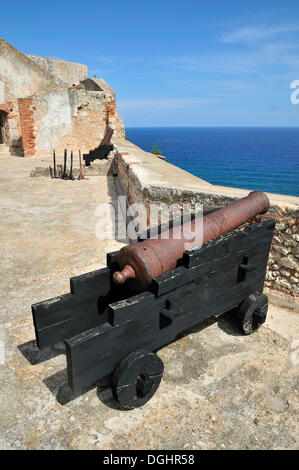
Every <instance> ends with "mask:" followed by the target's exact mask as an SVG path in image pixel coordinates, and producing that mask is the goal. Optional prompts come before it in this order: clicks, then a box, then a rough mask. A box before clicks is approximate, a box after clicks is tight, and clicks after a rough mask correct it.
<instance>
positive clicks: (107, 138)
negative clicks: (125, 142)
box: [100, 127, 114, 145]
mask: <svg viewBox="0 0 299 470" xmlns="http://www.w3.org/2000/svg"><path fill="white" fill-rule="evenodd" d="M113 132H114V129H111V127H107V129H106V131H105V134H104V137H103V139H102V140H101V143H100V145H109V144H110V141H111V137H112V136H113Z"/></svg>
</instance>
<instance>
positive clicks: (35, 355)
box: [18, 340, 65, 366]
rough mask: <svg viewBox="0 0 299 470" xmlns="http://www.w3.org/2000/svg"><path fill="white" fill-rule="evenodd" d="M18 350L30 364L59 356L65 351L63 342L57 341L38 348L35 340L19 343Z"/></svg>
mask: <svg viewBox="0 0 299 470" xmlns="http://www.w3.org/2000/svg"><path fill="white" fill-rule="evenodd" d="M18 349H19V351H20V352H21V353H22V354H23V356H24V357H25V358H26V359H27V361H29V362H30V364H31V365H33V366H34V365H36V364H40V363H41V362H45V361H48V360H49V359H52V358H53V357H56V356H59V355H60V354H64V353H65V348H64V344H63V343H59V344H57V345H55V346H51V347H47V348H43V349H39V348H38V347H37V345H36V342H35V340H32V341H28V342H27V343H23V344H20V345H19V346H18Z"/></svg>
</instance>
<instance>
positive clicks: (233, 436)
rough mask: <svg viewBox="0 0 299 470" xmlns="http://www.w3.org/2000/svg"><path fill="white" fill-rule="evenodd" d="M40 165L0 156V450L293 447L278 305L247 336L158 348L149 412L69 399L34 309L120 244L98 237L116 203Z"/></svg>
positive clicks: (292, 372)
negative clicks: (36, 326) (106, 209)
mask: <svg viewBox="0 0 299 470" xmlns="http://www.w3.org/2000/svg"><path fill="white" fill-rule="evenodd" d="M37 165H38V162H37V159H21V158H17V157H8V158H5V157H1V158H0V200H1V204H0V213H1V244H0V250H1V252H0V254H1V255H0V265H1V268H0V269H1V283H0V290H1V302H0V304H1V308H0V347H2V349H0V383H1V387H0V415H1V420H0V448H1V449H294V448H296V446H298V434H297V433H296V422H298V367H299V341H298V339H299V334H298V329H299V317H298V314H295V313H293V312H291V311H290V310H287V309H283V310H282V309H281V308H278V307H276V306H274V305H271V306H270V312H269V315H268V322H267V323H266V324H265V325H264V326H263V327H262V328H261V329H260V330H259V331H258V332H257V333H255V334H254V335H252V336H248V337H244V336H241V335H240V334H239V332H238V330H237V329H236V327H235V326H234V325H233V323H232V322H231V321H230V319H229V318H227V317H223V318H220V319H219V320H218V321H217V322H214V323H212V322H209V323H208V324H206V325H204V327H201V328H200V329H197V330H194V331H193V332H191V334H189V335H188V336H185V337H184V338H183V339H181V340H179V341H177V342H175V343H173V344H171V345H169V346H168V347H166V348H163V349H162V350H161V351H160V352H159V355H160V357H161V358H162V359H163V361H164V364H165V374H164V378H163V381H162V383H161V385H160V388H159V389H158V391H157V393H156V395H155V396H154V398H153V399H152V400H151V401H150V402H149V403H148V404H147V405H146V406H144V407H143V408H139V409H136V410H133V411H129V412H125V411H122V410H120V409H119V407H118V405H117V403H116V402H115V401H114V400H113V398H112V395H111V390H110V389H109V388H103V389H101V390H97V389H95V388H94V389H91V390H88V391H86V392H85V393H83V394H81V395H75V394H73V393H72V392H71V391H70V389H69V388H68V386H67V377H66V363H65V356H64V354H63V351H61V350H59V349H58V348H56V349H55V348H47V349H46V350H44V351H39V350H38V349H37V347H36V346H35V343H34V330H33V326H32V319H31V308H30V306H31V304H32V303H35V302H38V301H41V300H44V299H46V298H49V297H53V296H56V295H59V294H62V293H64V292H68V289H69V277H70V276H73V275H77V274H81V273H83V272H87V271H90V270H92V269H96V268H98V267H101V266H103V265H104V263H105V254H106V252H107V251H113V250H115V249H118V248H119V247H120V246H121V244H120V243H118V242H116V241H113V240H111V241H103V240H98V239H97V238H96V236H95V226H96V223H97V222H98V220H99V217H98V216H96V215H95V209H96V207H97V205H98V204H99V203H101V202H106V203H110V202H111V201H112V203H114V201H115V197H116V194H115V191H114V188H113V184H112V183H111V181H110V182H109V181H108V182H107V179H106V178H105V177H100V176H94V177H91V178H90V179H89V180H86V181H81V182H78V181H61V180H51V179H49V178H30V177H29V173H30V171H31V170H32V169H33V168H34V167H35V166H37ZM296 339H297V342H296ZM3 345H4V347H3ZM297 431H298V429H297Z"/></svg>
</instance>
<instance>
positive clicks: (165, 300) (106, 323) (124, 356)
mask: <svg viewBox="0 0 299 470" xmlns="http://www.w3.org/2000/svg"><path fill="white" fill-rule="evenodd" d="M274 227H275V222H274V221H273V220H267V221H264V222H260V223H256V224H251V225H248V226H247V227H246V228H245V229H243V230H242V229H235V230H232V231H230V232H228V233H226V234H225V235H221V236H219V237H217V238H215V239H213V240H211V241H209V242H207V243H205V244H204V245H203V246H202V247H201V248H199V249H194V250H192V251H186V252H184V255H183V258H182V259H180V260H179V261H178V266H177V268H176V269H174V270H173V271H171V272H168V273H165V274H163V275H161V276H159V277H156V278H154V279H153V281H152V283H151V286H150V290H148V291H146V292H142V293H140V294H137V295H130V293H129V292H128V289H127V288H126V286H125V285H122V286H118V285H116V284H115V283H114V282H113V280H112V276H113V273H114V272H115V271H117V270H118V269H119V265H118V261H117V258H118V252H114V253H109V254H108V255H107V267H106V268H103V269H99V270H97V271H93V272H90V273H87V274H83V275H81V276H77V277H73V278H71V279H70V286H71V288H70V290H71V292H70V293H68V294H65V295H62V296H59V297H56V298H53V299H50V300H45V301H43V302H40V303H37V304H34V305H32V313H33V321H34V327H35V333H36V341H37V345H38V347H39V348H43V347H45V346H51V345H54V344H57V343H59V342H61V341H64V343H65V347H66V358H67V371H68V382H69V386H70V387H71V388H72V389H73V390H74V391H78V390H80V389H81V388H83V387H87V386H90V385H93V384H96V383H97V382H99V381H100V380H102V379H103V378H104V377H106V376H110V377H111V382H112V386H113V390H114V394H115V396H116V398H117V399H118V401H119V402H120V403H121V405H122V406H123V407H124V408H127V409H132V408H135V407H137V406H141V405H143V404H144V403H146V402H147V401H148V400H149V399H150V398H151V397H152V396H153V394H154V393H155V391H156V389H157V388H158V386H159V384H160V381H161V378H162V374H163V363H162V361H161V359H160V358H159V357H158V356H157V354H156V351H157V350H159V348H161V347H163V346H165V345H167V344H169V343H170V342H172V341H174V340H176V339H177V338H178V337H179V336H180V335H182V334H183V333H184V332H186V331H187V330H188V329H190V328H192V327H194V326H196V325H198V324H200V323H201V322H203V321H205V320H207V319H209V318H211V317H218V316H219V315H222V314H224V313H226V312H228V311H231V310H232V311H233V314H234V316H235V318H236V320H237V322H238V324H239V327H240V329H241V330H242V331H243V333H244V334H251V333H253V332H254V331H256V330H257V329H258V328H259V327H260V326H261V325H262V323H264V321H265V319H266V314H267V309H268V299H267V297H266V295H264V294H263V286H264V280H265V274H266V267H267V261H268V256H269V250H270V246H271V241H272V236H273V231H274ZM139 243H142V241H140V242H139Z"/></svg>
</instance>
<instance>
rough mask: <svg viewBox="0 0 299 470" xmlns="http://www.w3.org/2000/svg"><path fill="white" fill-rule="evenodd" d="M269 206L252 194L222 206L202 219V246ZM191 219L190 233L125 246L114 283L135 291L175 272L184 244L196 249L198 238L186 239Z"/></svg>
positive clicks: (263, 197)
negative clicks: (172, 271)
mask: <svg viewBox="0 0 299 470" xmlns="http://www.w3.org/2000/svg"><path fill="white" fill-rule="evenodd" d="M269 207H270V203H269V199H268V197H267V196H266V194H265V193H263V192H260V191H252V192H251V193H249V194H248V196H246V197H244V198H242V199H240V200H238V201H235V202H232V203H231V204H229V205H228V206H226V207H223V208H221V209H219V210H216V211H214V212H212V213H211V214H208V215H206V216H204V217H203V219H202V230H203V234H202V243H205V242H207V241H209V240H211V239H213V238H216V237H218V236H219V235H221V234H223V233H226V232H228V231H230V230H233V229H234V228H236V227H238V226H239V225H242V224H243V223H245V222H247V221H248V220H249V219H251V218H252V217H254V216H256V215H257V214H262V213H264V212H267V210H268V209H269ZM194 229H195V220H193V221H192V222H191V224H190V230H189V232H188V230H187V229H186V230H184V226H183V225H182V226H181V228H180V237H177V235H174V228H172V229H170V230H169V236H168V239H163V238H162V234H159V236H158V238H157V239H147V240H145V241H144V242H141V243H137V244H136V245H133V246H132V245H128V246H125V247H123V248H121V250H120V251H119V255H118V262H119V265H120V268H121V271H116V272H115V273H114V274H113V280H114V282H115V283H116V284H124V283H125V282H126V281H127V280H128V283H129V285H130V287H131V288H132V289H133V290H135V291H136V292H141V291H144V290H147V289H148V288H149V286H150V284H151V282H152V279H153V278H154V277H156V276H160V275H161V274H164V273H166V272H169V271H171V270H172V269H175V268H176V266H177V261H178V260H179V259H180V258H182V256H183V253H184V251H185V250H186V245H187V246H188V249H192V248H196V247H197V246H198V238H197V237H193V238H192V237H191V238H190V235H188V236H186V235H185V233H187V234H188V233H189V234H190V232H194Z"/></svg>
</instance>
